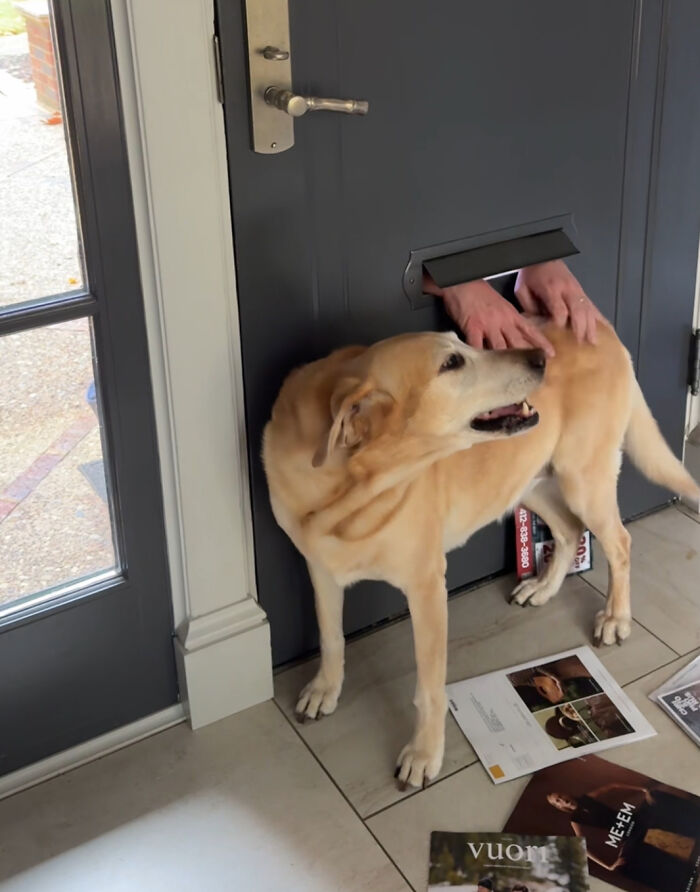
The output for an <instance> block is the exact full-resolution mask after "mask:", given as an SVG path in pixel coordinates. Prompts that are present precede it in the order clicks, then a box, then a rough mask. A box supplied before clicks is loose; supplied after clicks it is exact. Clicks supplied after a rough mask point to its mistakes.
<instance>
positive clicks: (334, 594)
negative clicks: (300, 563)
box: [296, 562, 345, 722]
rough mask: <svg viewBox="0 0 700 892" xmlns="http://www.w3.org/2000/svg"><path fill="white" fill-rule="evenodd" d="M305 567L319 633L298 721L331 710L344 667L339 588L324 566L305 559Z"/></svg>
mask: <svg viewBox="0 0 700 892" xmlns="http://www.w3.org/2000/svg"><path fill="white" fill-rule="evenodd" d="M308 567H309V575H310V576H311V582H312V583H313V586H314V597H315V601H316V617H317V619H318V628H319V631H320V633H321V665H320V666H319V669H318V672H317V673H316V676H315V677H314V678H313V679H312V680H311V681H310V682H309V683H308V684H307V685H306V687H305V688H304V689H303V690H302V692H301V694H299V700H298V702H297V705H296V713H297V716H298V717H299V720H300V721H302V722H303V721H304V719H306V718H310V719H318V718H321V716H322V715H330V714H331V713H332V712H334V711H335V708H336V706H337V705H338V697H339V696H340V690H341V688H342V686H343V676H344V666H345V638H344V637H343V588H342V586H340V585H338V583H337V582H336V581H335V579H333V577H332V576H331V574H330V573H329V572H328V571H327V570H326V569H325V567H322V566H320V565H314V564H312V563H311V562H308Z"/></svg>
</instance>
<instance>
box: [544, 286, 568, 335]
mask: <svg viewBox="0 0 700 892" xmlns="http://www.w3.org/2000/svg"><path fill="white" fill-rule="evenodd" d="M545 306H546V307H547V310H548V311H549V315H550V316H551V317H552V319H553V320H554V324H555V325H556V326H557V327H558V328H564V327H565V326H566V322H567V320H568V318H569V308H568V307H567V305H566V304H565V303H564V299H563V297H562V296H561V295H560V294H552V295H550V296H549V297H548V298H547V299H546V301H545Z"/></svg>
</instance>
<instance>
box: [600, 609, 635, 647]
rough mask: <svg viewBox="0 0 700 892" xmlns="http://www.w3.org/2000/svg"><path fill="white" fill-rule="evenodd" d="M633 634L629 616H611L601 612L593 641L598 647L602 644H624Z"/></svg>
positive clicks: (603, 611)
mask: <svg viewBox="0 0 700 892" xmlns="http://www.w3.org/2000/svg"><path fill="white" fill-rule="evenodd" d="M631 632H632V620H631V619H630V617H628V616H623V617H619V616H611V615H610V614H609V613H607V612H606V611H605V610H601V611H600V612H599V613H598V615H597V616H596V618H595V628H594V630H593V641H594V643H595V645H596V647H600V645H601V644H615V643H617V644H622V642H623V641H624V640H625V638H629V636H630V634H631Z"/></svg>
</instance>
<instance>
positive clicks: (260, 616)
mask: <svg viewBox="0 0 700 892" xmlns="http://www.w3.org/2000/svg"><path fill="white" fill-rule="evenodd" d="M111 5H112V15H113V20H114V31H115V43H116V49H117V58H118V63H119V73H120V83H121V93H122V100H123V113H124V123H125V128H126V136H127V151H128V156H129V165H130V170H131V179H132V190H133V199H134V210H135V216H136V228H137V238H138V244H139V254H140V261H141V277H142V287H143V295H144V303H145V309H146V325H147V331H148V341H149V351H150V361H151V376H152V381H153V390H154V401H155V410H156V424H157V429H158V441H159V454H160V462H161V475H162V481H163V494H164V503H165V518H166V536H167V543H168V554H169V561H170V574H171V581H172V591H173V613H174V620H175V627H176V631H177V640H176V657H177V663H178V672H179V678H180V685H181V692H182V695H183V700H184V702H185V705H186V708H187V711H188V714H189V717H190V721H191V723H192V725H193V726H194V727H198V726H200V725H202V724H206V723H208V722H210V721H215V720H216V719H219V718H223V717H224V716H225V715H229V714H231V712H234V711H236V710H238V709H242V708H244V707H246V706H250V705H253V704H254V703H258V702H261V701H262V700H265V699H268V698H269V697H270V696H272V662H271V651H270V637H269V627H268V625H267V618H266V616H265V613H264V611H263V610H262V609H261V608H260V606H259V605H258V603H257V594H256V588H255V571H254V554H253V535H252V523H251V511H250V495H249V494H250V490H249V482H248V468H247V448H246V434H245V417H244V411H243V373H242V360H241V350H240V331H239V323H238V304H237V297H236V279H235V268H234V261H233V235H232V227H231V215H230V207H229V190H228V169H227V159H226V141H225V132H224V120H223V111H222V108H221V105H220V104H219V102H218V99H217V95H216V81H215V68H214V57H213V44H212V37H213V33H214V28H213V24H214V6H213V0H149V2H148V3H143V2H140V0H111Z"/></svg>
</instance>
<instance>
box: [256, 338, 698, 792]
mask: <svg viewBox="0 0 700 892" xmlns="http://www.w3.org/2000/svg"><path fill="white" fill-rule="evenodd" d="M545 331H546V334H547V337H548V338H549V339H550V340H551V341H552V343H553V344H554V346H555V348H556V357H555V358H554V359H551V360H549V362H547V363H545V357H544V354H543V353H542V352H541V351H538V350H507V351H498V352H495V351H480V350H473V349H471V348H470V347H468V346H466V345H465V344H464V343H462V342H461V341H460V340H459V339H458V338H457V336H456V335H454V334H438V333H425V334H416V335H402V336H399V337H395V338H390V339H389V340H385V341H381V342H380V343H378V344H375V345H374V346H372V347H366V348H365V347H348V348H345V349H342V350H338V351H336V352H334V353H332V354H331V355H330V356H328V357H326V358H325V359H321V360H319V361H317V362H313V363H311V364H309V365H306V366H304V367H303V368H300V369H297V370H296V371H294V372H292V373H291V374H290V375H289V377H288V378H287V380H286V381H285V383H284V385H283V387H282V390H281V392H280V394H279V396H278V398H277V401H276V403H275V405H274V408H273V410H272V419H271V420H270V422H269V423H268V425H267V427H266V429H265V435H264V446H263V458H264V463H265V469H266V473H267V479H268V484H269V488H270V496H271V502H272V508H273V511H274V514H275V517H276V519H277V522H278V523H279V524H280V526H281V527H282V528H283V529H284V530H285V532H286V533H287V534H288V535H289V537H290V538H291V540H292V542H293V543H294V544H295V545H296V547H297V548H298V549H299V551H300V552H301V553H302V554H303V556H304V557H305V558H306V561H307V563H308V568H309V573H310V575H311V580H312V582H313V586H314V590H315V599H316V612H317V616H318V623H319V627H320V633H321V664H320V668H319V671H318V674H317V675H316V677H315V678H314V679H313V680H312V681H311V682H310V683H309V684H308V685H307V686H306V687H305V688H304V689H303V690H302V692H301V695H300V697H299V702H298V703H297V707H296V709H297V713H298V714H299V715H300V717H302V718H303V717H309V718H317V717H319V716H320V715H328V714H329V713H332V712H333V710H334V709H335V708H336V705H337V703H338V697H339V695H340V689H341V686H342V683H343V666H344V656H343V653H344V639H343V629H342V609H343V590H344V588H345V587H346V586H348V585H351V584H352V583H354V582H357V581H358V580H361V579H381V580H386V581H387V582H389V583H391V584H392V585H394V586H397V587H398V588H400V589H402V590H403V592H404V593H405V595H406V598H407V600H408V606H409V609H410V613H411V619H412V622H413V636H414V641H415V656H416V663H417V685H416V694H415V700H414V703H415V706H416V709H417V720H416V727H415V732H414V735H413V738H412V739H411V741H410V742H409V743H408V744H407V745H406V746H405V747H404V748H403V750H402V751H401V753H400V755H399V757H398V765H397V777H398V778H399V782H400V783H401V784H402V785H404V786H405V784H406V783H409V784H412V785H414V786H419V785H424V784H425V783H426V781H427V780H430V779H432V778H434V777H435V776H436V775H437V774H438V772H439V771H440V766H441V764H442V758H443V750H444V733H445V731H444V727H445V713H446V695H445V680H446V649H447V593H446V589H445V565H446V561H445V553H446V552H448V551H450V550H451V549H453V548H457V547H458V546H460V545H462V544H463V543H464V542H465V541H466V540H467V539H468V538H469V536H471V535H472V533H474V532H475V531H476V530H478V529H479V528H480V527H483V526H484V525H485V524H488V523H490V522H491V521H493V520H495V519H497V518H500V517H502V516H503V515H504V514H505V513H506V512H508V511H509V510H510V509H511V508H512V507H513V506H514V505H516V503H518V502H523V503H524V504H525V505H527V507H529V508H530V509H532V510H533V511H535V512H536V513H537V514H539V515H540V516H541V517H542V518H543V519H544V521H545V522H546V523H547V524H548V525H549V526H550V527H551V529H552V532H553V535H554V537H555V542H556V548H555V556H554V559H553V560H552V562H551V563H550V564H549V566H548V567H547V570H546V571H545V572H544V574H543V575H542V576H541V577H539V578H536V579H531V580H528V581H526V582H523V583H521V584H520V585H519V586H518V587H517V588H516V589H515V591H514V592H513V598H514V600H515V602H517V603H518V604H522V605H524V604H534V605H540V604H544V603H546V602H547V601H548V600H549V599H550V598H551V597H552V596H553V595H555V594H556V593H557V591H558V589H559V587H560V586H561V584H562V581H563V579H564V576H565V574H566V572H567V570H568V568H569V566H570V564H571V561H572V559H573V556H574V554H575V551H576V548H577V544H578V542H579V539H580V537H581V533H582V531H583V528H584V526H587V527H588V528H589V529H590V530H591V531H592V532H593V533H594V535H595V536H596V537H597V538H598V540H599V542H600V544H601V546H602V548H603V550H604V551H605V555H606V557H607V559H608V562H609V565H610V576H609V588H608V596H607V602H606V606H605V609H604V610H602V611H601V612H600V614H599V615H598V617H597V618H596V622H595V629H594V636H595V638H596V639H597V641H598V643H604V644H612V643H613V642H615V641H622V640H623V639H624V638H626V637H627V636H628V635H629V634H630V630H631V613H630V582H629V561H630V537H629V534H628V533H627V531H626V530H625V528H624V527H623V525H622V523H621V521H620V514H619V510H618V506H617V495H616V488H617V477H618V473H619V468H620V459H621V450H622V449H624V450H625V452H626V453H627V454H628V455H629V456H630V458H631V459H632V461H633V462H634V463H635V464H636V465H637V466H638V467H639V468H640V470H641V471H642V472H643V473H644V474H645V475H646V476H647V477H649V478H650V479H651V480H654V481H655V482H657V483H660V484H662V485H664V486H666V487H667V488H668V489H670V490H671V491H672V492H674V493H682V494H687V495H691V496H696V495H697V493H698V487H697V484H696V483H695V481H694V480H693V479H692V478H691V477H690V476H689V474H688V473H687V472H686V471H685V469H684V468H683V466H682V465H681V463H680V462H679V461H678V460H677V459H676V457H675V456H674V455H673V453H672V452H671V450H670V449H669V447H668V446H667V444H666V443H665V441H664V439H663V437H662V436H661V434H660V432H659V429H658V427H657V425H656V422H655V421H654V419H653V418H652V416H651V413H650V411H649V408H648V406H647V404H646V402H645V400H644V397H643V396H642V393H641V390H640V389H639V385H638V384H637V381H636V380H635V377H634V372H633V369H632V364H631V362H630V358H629V355H628V353H627V351H626V350H625V349H624V347H623V346H622V344H621V343H620V341H619V340H618V338H617V336H616V335H615V333H614V331H613V330H612V328H611V327H610V326H609V325H607V324H605V325H600V326H599V343H598V345H597V346H592V345H590V344H577V343H576V341H575V339H574V337H573V335H572V333H571V332H570V331H569V330H561V329H557V328H554V327H553V326H549V327H547V328H546V329H545Z"/></svg>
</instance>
